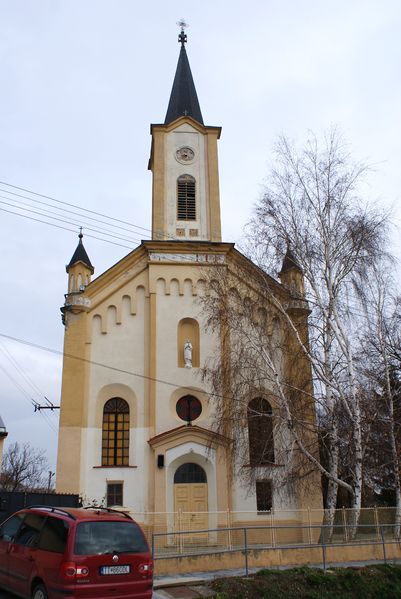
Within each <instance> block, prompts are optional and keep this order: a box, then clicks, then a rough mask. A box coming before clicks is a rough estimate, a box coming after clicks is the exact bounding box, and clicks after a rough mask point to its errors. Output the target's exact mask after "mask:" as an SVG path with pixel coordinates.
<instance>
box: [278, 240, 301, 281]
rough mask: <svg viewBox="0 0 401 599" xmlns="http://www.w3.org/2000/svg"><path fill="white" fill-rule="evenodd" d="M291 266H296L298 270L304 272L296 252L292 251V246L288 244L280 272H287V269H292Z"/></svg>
mask: <svg viewBox="0 0 401 599" xmlns="http://www.w3.org/2000/svg"><path fill="white" fill-rule="evenodd" d="M291 268H296V269H297V270H299V271H301V272H302V268H301V267H300V266H299V264H298V262H297V260H296V258H295V256H294V254H293V253H292V251H291V248H290V246H289V245H288V247H287V252H286V254H285V256H284V260H283V265H282V267H281V272H280V274H282V273H283V272H286V271H287V270H291Z"/></svg>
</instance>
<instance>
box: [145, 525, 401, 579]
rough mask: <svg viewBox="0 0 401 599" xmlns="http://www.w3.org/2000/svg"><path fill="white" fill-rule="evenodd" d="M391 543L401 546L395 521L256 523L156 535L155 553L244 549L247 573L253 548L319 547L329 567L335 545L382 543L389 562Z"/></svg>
mask: <svg viewBox="0 0 401 599" xmlns="http://www.w3.org/2000/svg"><path fill="white" fill-rule="evenodd" d="M389 545H397V546H398V548H399V549H401V542H400V537H399V528H398V526H396V525H395V524H380V523H377V524H376V525H375V526H372V525H371V524H359V525H358V526H357V527H356V526H353V527H348V528H347V527H344V524H335V525H334V526H330V525H323V524H321V525H313V524H312V525H294V526H291V525H274V526H257V525H256V526H244V527H230V528H214V529H204V530H187V531H176V532H168V533H153V535H152V554H153V558H154V559H155V560H160V559H169V558H179V557H195V556H205V555H212V554H222V553H233V552H242V553H243V554H244V569H245V572H246V574H247V575H248V573H249V555H250V552H253V551H261V550H273V551H274V550H284V551H285V550H289V549H307V548H309V549H313V548H319V549H320V551H321V563H322V566H323V568H324V569H326V567H327V564H328V560H327V552H328V550H329V549H330V548H332V547H354V548H355V547H356V548H357V547H364V546H371V547H376V546H380V547H381V553H382V559H383V561H384V562H385V563H387V561H388V557H387V547H388V546H389ZM372 558H373V556H372ZM374 559H376V557H375V558H374Z"/></svg>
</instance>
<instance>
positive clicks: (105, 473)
mask: <svg viewBox="0 0 401 599" xmlns="http://www.w3.org/2000/svg"><path fill="white" fill-rule="evenodd" d="M186 42H187V36H186V35H185V32H184V30H183V29H182V30H181V33H180V35H179V43H180V52H179V58H178V64H177V69H176V74H175V78H174V82H173V87H172V91H171V95H170V99H169V102H168V108H167V113H166V117H165V120H164V123H163V124H153V125H151V136H152V143H151V152H150V159H149V170H150V171H151V172H152V181H153V185H152V237H151V240H149V241H143V242H142V243H141V244H140V245H139V247H137V248H136V249H134V250H133V251H131V252H130V253H129V254H128V255H127V256H125V257H124V258H123V259H122V260H120V261H119V262H117V263H116V264H114V265H113V266H111V268H109V269H108V270H107V271H106V272H104V273H103V274H101V275H100V276H98V277H97V278H96V279H92V275H93V273H94V268H93V266H92V263H91V260H90V259H89V256H88V254H87V252H86V250H85V248H84V244H83V236H82V233H81V234H80V235H79V243H78V246H77V248H76V250H75V252H74V254H73V256H72V258H71V261H70V262H69V264H68V266H67V273H68V291H67V294H66V300H65V305H64V306H63V308H62V313H63V322H64V325H65V339H64V362H63V375H62V391H61V410H60V428H59V445H58V461H57V483H56V488H57V491H58V492H70V493H79V494H80V495H81V496H82V497H83V498H84V499H85V500H86V501H87V502H97V503H98V504H103V505H107V506H113V507H116V506H117V507H118V506H121V507H123V508H124V509H126V510H129V511H130V512H131V513H132V514H133V515H134V517H136V519H137V520H139V521H141V518H140V517H138V516H136V514H146V513H159V514H167V513H169V514H174V513H177V512H179V511H181V512H183V513H184V512H185V513H192V514H193V521H192V525H193V526H195V527H197V528H198V529H202V528H207V527H212V526H213V524H216V520H210V519H208V514H216V513H226V512H227V511H232V512H233V513H237V514H242V515H241V516H238V518H237V520H236V521H239V520H241V521H249V520H254V519H257V518H258V517H259V516H260V517H261V518H263V517H264V516H263V515H266V513H269V512H270V511H271V510H274V511H275V512H279V511H280V510H282V511H287V513H292V514H293V516H292V519H294V518H295V517H296V516H294V514H295V512H296V511H297V510H302V509H304V508H321V503H322V500H321V492H320V490H319V487H320V484H319V481H318V477H317V478H316V474H313V473H312V474H311V475H310V476H311V477H312V478H311V479H310V481H309V483H308V484H306V485H305V484H303V485H302V486H301V485H300V486H299V488H297V483H296V482H295V483H294V481H291V483H288V486H286V484H285V481H284V482H283V481H281V483H280V486H279V485H276V484H275V477H276V476H277V474H276V473H277V471H278V467H277V465H276V464H274V448H273V447H270V449H269V452H270V453H269V456H270V457H269V460H268V461H269V463H267V464H266V465H265V467H264V468H261V469H259V470H260V472H258V476H257V477H256V480H255V484H254V487H253V489H249V487H247V488H245V487H244V486H243V485H242V484H241V481H240V480H239V479H237V478H236V475H235V471H234V466H233V455H232V449H231V443H232V439H230V435H229V433H228V434H227V435H222V434H220V433H217V432H216V431H214V429H213V405H212V402H211V400H210V397H209V394H210V390H209V389H208V388H207V386H206V384H205V383H204V382H203V381H202V377H201V375H200V370H201V368H202V366H203V365H204V364H205V362H206V360H207V359H208V357H210V356H212V355H216V352H223V351H224V347H223V345H222V343H221V339H220V338H219V331H218V329H216V330H215V331H212V332H211V331H210V330H206V327H205V322H204V317H203V316H202V312H201V309H200V304H199V301H198V300H199V298H200V297H202V296H204V295H205V294H207V293H208V289H207V287H208V282H207V278H206V277H205V271H206V270H207V269H208V268H219V267H221V268H228V267H230V264H238V263H241V261H243V262H244V263H245V262H247V263H248V262H249V261H248V260H247V259H246V258H245V257H244V256H242V254H241V253H240V252H238V251H237V250H236V249H235V247H234V244H233V243H225V242H223V241H222V239H221V223H220V199H219V168H218V151H217V146H218V140H219V138H220V134H221V128H220V127H216V126H208V125H205V124H204V121H203V117H202V112H201V108H200V104H199V101H198V97H197V92H196V88H195V84H194V80H193V77H192V73H191V69H190V65H189V62H188V57H187V52H186V46H185V44H186ZM252 268H254V270H255V272H256V270H257V267H256V266H252ZM255 281H256V278H255ZM294 282H295V283H294ZM255 284H256V283H255ZM294 284H296V285H298V287H299V288H300V289H301V288H302V284H303V283H302V273H301V272H300V269H299V268H298V267H297V265H296V263H294V262H293V261H292V259H291V255H290V254H289V253H287V256H286V257H285V260H284V262H283V268H282V272H281V280H280V281H275V283H274V285H275V287H274V288H275V289H277V294H281V296H285V297H286V298H287V299H288V301H290V299H291V291H290V288H291V285H292V286H293V285H294ZM265 308H266V310H267V312H269V306H265ZM305 313H306V312H305V310H304V311H303V312H302V314H303V316H302V318H303V320H304V321H305V318H307V316H305ZM291 360H292V358H291V356H284V358H283V361H284V362H285V364H287V365H289V364H290V365H291V368H293V364H292V361H291ZM285 367H286V366H285V365H284V366H283V368H285ZM300 367H301V370H302V372H303V373H306V376H307V377H309V379H310V380H309V383H310V385H311V378H310V367H309V366H308V364H306V365H305V364H301V365H300ZM309 383H308V384H309ZM267 391H268V390H267ZM249 399H250V402H252V401H255V398H252V397H250V398H249ZM258 401H259V404H260V405H262V403H263V406H264V407H263V406H262V408H261V409H262V411H263V410H265V416H264V422H265V423H267V424H266V426H267V428H268V427H269V426H270V429H269V430H273V428H274V427H273V428H272V426H271V424H272V421H274V418H275V407H274V406H273V407H272V406H271V405H270V404H269V403H268V401H267V400H266V399H263V398H262V399H260V398H258ZM261 402H262V403H261ZM312 412H313V410H310V413H311V414H312ZM311 414H310V415H309V417H310V418H312V419H313V418H314V415H313V414H312V415H311ZM263 426H264V425H263ZM263 426H262V427H259V428H258V427H256V429H255V427H253V428H252V427H251V425H249V436H250V437H251V436H252V434H256V435H258V434H259V435H260V434H262V436H263V431H264V428H263ZM265 428H266V427H265ZM255 431H256V432H255ZM275 442H276V440H275V439H274V435H273V439H272V440H271V444H274V443H275ZM277 442H278V441H277ZM249 443H250V453H252V440H251V438H250V439H249ZM276 453H277V452H276ZM251 462H252V460H251V456H250V463H251ZM293 467H294V468H295V466H294V465H293ZM304 483H305V481H304ZM312 483H313V484H312ZM245 513H246V514H247V515H246V516H244V514H245ZM288 519H291V517H289V518H288V517H287V520H288ZM234 520H235V519H234Z"/></svg>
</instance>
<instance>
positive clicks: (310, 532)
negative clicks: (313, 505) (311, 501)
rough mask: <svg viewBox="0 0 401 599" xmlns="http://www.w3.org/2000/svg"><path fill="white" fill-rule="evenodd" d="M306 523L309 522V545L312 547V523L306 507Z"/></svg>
mask: <svg viewBox="0 0 401 599" xmlns="http://www.w3.org/2000/svg"><path fill="white" fill-rule="evenodd" d="M308 522H309V528H308V531H309V545H312V521H311V516H310V507H308Z"/></svg>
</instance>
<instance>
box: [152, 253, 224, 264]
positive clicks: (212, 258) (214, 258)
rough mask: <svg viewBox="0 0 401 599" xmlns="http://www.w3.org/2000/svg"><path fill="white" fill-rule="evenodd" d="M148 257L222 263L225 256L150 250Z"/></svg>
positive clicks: (159, 259)
mask: <svg viewBox="0 0 401 599" xmlns="http://www.w3.org/2000/svg"><path fill="white" fill-rule="evenodd" d="M149 258H150V260H151V261H153V262H197V263H206V262H207V263H209V264H210V263H212V264H223V263H224V262H225V256H222V255H220V254H167V253H156V252H151V253H150V254H149Z"/></svg>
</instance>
